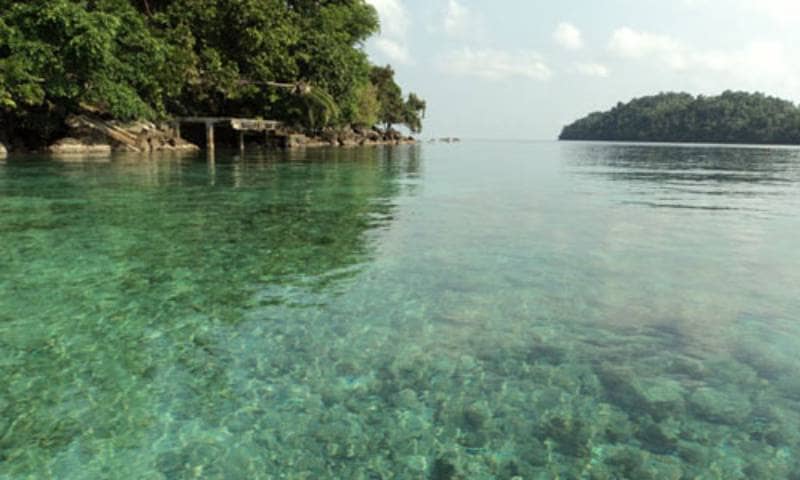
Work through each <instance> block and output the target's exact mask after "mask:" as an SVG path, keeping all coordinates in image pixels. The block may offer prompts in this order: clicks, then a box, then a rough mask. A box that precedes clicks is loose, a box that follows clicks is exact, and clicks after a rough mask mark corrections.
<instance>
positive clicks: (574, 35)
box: [553, 22, 583, 50]
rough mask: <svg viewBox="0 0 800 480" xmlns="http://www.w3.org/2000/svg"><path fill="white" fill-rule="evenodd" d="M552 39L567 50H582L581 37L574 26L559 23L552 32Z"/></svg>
mask: <svg viewBox="0 0 800 480" xmlns="http://www.w3.org/2000/svg"><path fill="white" fill-rule="evenodd" d="M553 39H554V40H555V41H556V43H558V44H559V45H561V46H562V47H564V48H566V49H568V50H580V49H581V48H583V35H582V34H581V31H580V30H579V29H578V27H576V26H575V25H573V24H571V23H567V22H561V23H559V24H558V26H557V27H556V30H555V31H554V32H553Z"/></svg>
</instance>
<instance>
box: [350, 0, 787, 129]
mask: <svg viewBox="0 0 800 480" xmlns="http://www.w3.org/2000/svg"><path fill="white" fill-rule="evenodd" d="M367 2H368V3H370V4H372V5H373V6H374V7H375V8H376V10H377V11H378V15H379V16H380V19H381V32H380V34H379V35H376V36H375V37H373V38H371V39H370V40H369V41H368V42H367V43H366V46H365V48H366V51H367V52H368V54H369V56H370V58H371V60H372V61H373V62H374V63H376V64H380V65H385V64H391V65H392V66H393V68H394V69H395V72H396V78H397V81H398V83H399V84H400V85H401V87H403V89H404V90H405V91H406V92H415V93H417V94H419V95H420V96H421V97H423V98H424V99H425V100H426V101H427V102H428V110H427V114H426V120H425V123H424V130H423V132H422V135H421V136H422V137H423V138H427V137H442V136H458V137H462V138H484V139H530V140H546V139H554V138H556V137H557V136H558V133H559V132H560V131H561V128H562V127H563V126H564V125H565V124H568V123H570V122H572V121H573V120H576V119H578V118H580V117H583V116H585V115H587V114H588V113H591V112H593V111H598V110H607V109H609V108H611V107H613V106H614V105H616V104H617V102H620V101H622V102H626V101H628V100H630V99H632V98H635V97H638V96H643V95H651V94H656V93H659V92H662V91H683V92H689V93H692V94H695V95H697V94H703V95H716V94H719V93H722V92H723V91H725V90H746V91H759V92H763V93H766V94H769V95H774V96H778V97H781V98H785V99H787V100H791V101H793V102H798V101H799V100H800V54H799V53H800V52H798V50H797V49H796V48H793V47H796V46H798V45H800V0H557V1H556V0H367Z"/></svg>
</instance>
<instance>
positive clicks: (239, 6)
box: [0, 0, 419, 143]
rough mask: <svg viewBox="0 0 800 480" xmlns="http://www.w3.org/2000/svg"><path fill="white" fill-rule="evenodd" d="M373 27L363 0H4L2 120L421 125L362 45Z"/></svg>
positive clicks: (45, 132)
mask: <svg viewBox="0 0 800 480" xmlns="http://www.w3.org/2000/svg"><path fill="white" fill-rule="evenodd" d="M377 30H378V16H377V13H376V12H375V9H374V8H373V7H371V6H370V5H368V4H367V3H366V2H365V1H364V0H325V1H319V0H31V1H22V0H0V112H1V113H2V117H0V123H3V125H0V128H3V129H11V128H13V129H15V130H17V131H23V132H22V133H23V136H27V137H29V138H32V137H34V136H38V137H39V138H37V139H35V143H44V142H46V141H48V139H50V137H52V136H53V135H54V134H55V133H58V130H59V129H63V125H64V119H65V118H66V117H67V116H68V115H69V114H71V113H78V112H84V111H87V110H88V111H91V112H94V113H98V114H102V115H107V116H109V117H112V118H115V119H120V120H129V119H158V118H163V117H167V116H175V115H209V116H248V117H249V116H254V117H266V118H274V119H276V120H283V121H285V122H287V123H289V124H294V125H297V126H300V127H305V128H310V129H318V128H320V127H323V126H326V125H329V124H340V125H343V124H362V125H372V124H374V123H376V122H378V121H380V122H383V123H386V124H387V125H389V126H390V125H392V124H395V123H408V124H410V125H418V124H419V123H418V122H417V121H416V120H415V118H414V114H413V112H412V110H413V108H412V109H411V110H408V111H407V108H408V106H407V105H405V104H404V102H403V98H402V92H401V90H400V87H399V86H397V84H396V83H395V81H394V71H393V70H392V69H391V67H385V68H377V70H375V69H373V68H372V66H371V65H370V63H369V61H368V58H367V55H366V53H365V52H364V50H363V42H364V41H365V40H366V39H367V38H368V37H369V36H370V35H372V34H373V33H375V32H376V31H377ZM286 85H289V88H286ZM296 85H302V86H303V88H300V89H298V88H294V86H296ZM417 111H419V110H417ZM414 128H418V127H414Z"/></svg>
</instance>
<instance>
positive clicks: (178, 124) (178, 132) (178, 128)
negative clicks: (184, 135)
mask: <svg viewBox="0 0 800 480" xmlns="http://www.w3.org/2000/svg"><path fill="white" fill-rule="evenodd" d="M173 128H174V129H175V138H177V139H180V138H181V122H179V121H175V124H174V125H173Z"/></svg>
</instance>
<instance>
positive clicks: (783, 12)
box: [739, 0, 800, 25]
mask: <svg viewBox="0 0 800 480" xmlns="http://www.w3.org/2000/svg"><path fill="white" fill-rule="evenodd" d="M739 1H740V4H741V6H742V7H744V9H746V10H749V11H751V12H752V13H756V14H760V15H765V16H767V17H769V18H771V19H772V20H774V21H775V22H777V23H779V24H782V25H787V24H789V23H797V22H800V2H799V1H798V0H739Z"/></svg>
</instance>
